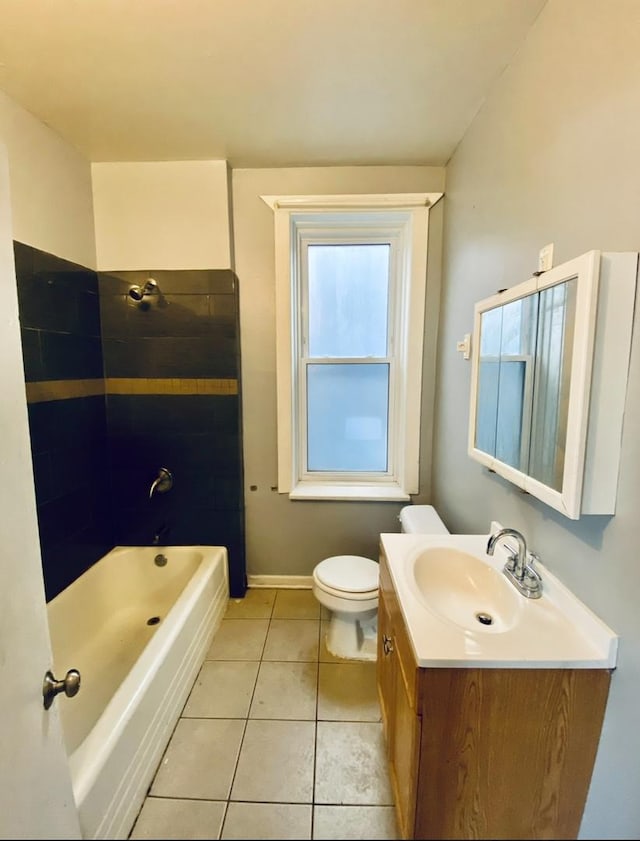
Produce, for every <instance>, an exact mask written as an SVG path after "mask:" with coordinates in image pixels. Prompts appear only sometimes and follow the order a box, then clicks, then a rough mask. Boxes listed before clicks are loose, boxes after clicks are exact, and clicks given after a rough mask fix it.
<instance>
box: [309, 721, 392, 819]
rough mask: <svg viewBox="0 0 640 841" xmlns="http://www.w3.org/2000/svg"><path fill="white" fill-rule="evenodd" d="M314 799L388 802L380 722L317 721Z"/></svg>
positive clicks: (342, 802)
mask: <svg viewBox="0 0 640 841" xmlns="http://www.w3.org/2000/svg"><path fill="white" fill-rule="evenodd" d="M317 728H318V730H317V742H316V780H315V795H314V801H315V803H319V804H332V805H354V806H355V805H369V806H392V805H393V798H392V796H391V787H390V785H389V774H388V771H387V757H386V751H385V746H384V738H383V735H382V724H380V723H375V722H368V721H366V722H343V721H319V722H318V724H317Z"/></svg>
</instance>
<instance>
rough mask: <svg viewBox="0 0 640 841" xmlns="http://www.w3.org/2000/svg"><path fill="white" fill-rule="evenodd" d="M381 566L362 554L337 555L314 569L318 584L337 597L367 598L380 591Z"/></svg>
mask: <svg viewBox="0 0 640 841" xmlns="http://www.w3.org/2000/svg"><path fill="white" fill-rule="evenodd" d="M378 572H379V567H378V564H377V563H376V562H375V561H372V560H371V559H370V558H363V557H361V556H360V555H335V556H333V557H332V558H326V559H325V560H324V561H321V562H320V563H319V564H318V565H317V566H316V568H315V569H314V571H313V577H314V579H315V582H316V585H317V586H318V587H320V588H321V589H322V590H324V591H325V592H326V593H330V594H331V595H334V596H336V597H337V598H343V599H345V598H347V599H355V600H365V599H371V598H375V597H376V596H377V593H378Z"/></svg>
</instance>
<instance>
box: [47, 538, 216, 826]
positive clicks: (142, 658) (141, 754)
mask: <svg viewBox="0 0 640 841" xmlns="http://www.w3.org/2000/svg"><path fill="white" fill-rule="evenodd" d="M159 553H161V554H163V555H164V556H165V557H166V559H167V563H166V565H164V566H158V565H156V563H155V561H154V558H155V557H156V555H158V554H159ZM228 582H229V574H228V568H227V550H226V549H225V548H224V547H221V546H168V547H150V546H118V547H116V548H115V549H113V550H112V551H111V552H109V553H108V554H107V555H105V556H104V557H103V558H101V559H100V560H99V561H98V562H97V563H95V564H94V565H93V566H92V567H90V568H89V569H88V570H87V572H86V573H84V575H82V576H81V577H80V578H79V579H78V580H77V581H74V582H73V583H72V584H71V585H70V586H69V587H67V588H66V589H65V590H63V591H62V592H61V593H60V594H59V595H58V596H56V597H55V598H54V599H52V600H51V601H50V602H49V604H48V605H47V610H48V618H49V627H50V633H51V643H52V648H53V663H54V669H53V672H54V674H55V676H56V677H57V678H62V677H64V675H65V674H66V672H67V670H68V669H71V668H73V669H78V671H79V672H80V676H81V684H80V691H79V692H78V694H77V695H76V696H75V697H74V698H67V697H65V696H64V694H62V695H60V696H58V698H57V699H56V702H55V703H56V707H57V709H58V711H59V714H60V717H61V720H62V729H63V733H64V739H65V746H66V749H67V753H68V756H69V766H70V770H71V779H72V783H73V792H74V796H75V800H76V806H77V808H78V814H79V817H80V826H81V828H82V834H83V837H84V838H127V836H128V834H129V832H130V830H131V827H132V826H133V823H134V821H135V818H136V816H137V814H138V812H139V810H140V807H141V806H142V802H143V800H144V797H145V795H146V793H147V791H148V788H149V785H150V784H151V781H152V779H153V776H154V774H155V771H156V769H157V767H158V764H159V762H160V759H161V758H162V754H163V752H164V750H165V748H166V746H167V744H168V742H169V739H170V737H171V733H172V731H173V729H174V727H175V725H176V722H177V720H178V718H179V717H180V713H181V711H182V708H183V706H184V703H185V701H186V699H187V696H188V694H189V692H190V690H191V687H192V685H193V683H194V681H195V678H196V676H197V674H198V671H199V669H200V666H201V665H202V663H203V661H204V657H205V654H206V652H207V649H208V647H209V645H210V643H211V639H212V637H213V634H214V633H215V631H216V630H217V628H218V627H219V624H220V621H221V619H222V616H223V614H224V611H225V609H226V605H227V601H228V597H229V583H228Z"/></svg>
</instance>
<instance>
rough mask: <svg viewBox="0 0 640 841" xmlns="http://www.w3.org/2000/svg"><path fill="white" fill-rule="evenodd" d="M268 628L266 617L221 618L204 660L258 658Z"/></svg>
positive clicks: (260, 655)
mask: <svg viewBox="0 0 640 841" xmlns="http://www.w3.org/2000/svg"><path fill="white" fill-rule="evenodd" d="M268 629H269V620H268V619H223V620H222V622H221V623H220V627H219V628H218V630H217V631H216V633H215V636H214V638H213V641H212V642H211V645H210V646H209V650H208V652H207V654H206V657H205V660H259V659H260V658H261V657H262V652H263V649H264V641H265V639H266V637H267V630H268Z"/></svg>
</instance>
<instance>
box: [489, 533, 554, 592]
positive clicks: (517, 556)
mask: <svg viewBox="0 0 640 841" xmlns="http://www.w3.org/2000/svg"><path fill="white" fill-rule="evenodd" d="M503 537H513V538H514V540H515V541H516V543H517V544H518V548H517V550H516V549H514V548H513V546H511V545H508V544H505V545H506V548H507V549H508V550H509V557H508V558H507V562H506V563H505V565H504V568H503V570H502V571H503V572H504V574H505V575H506V576H507V578H508V579H509V581H511V583H512V584H513V585H514V586H515V587H516V589H517V590H518V591H519V592H520V593H522V595H523V596H525V597H526V598H527V599H539V598H540V596H541V595H542V579H541V578H540V573H539V572H538V571H537V570H536V569H534V567H533V564H534V562H535V561H537V560H538V556H537V555H535V554H534V553H533V552H529V551H528V550H527V542H526V540H525V539H524V537H523V536H522V534H520V532H519V531H516V529H500V531H497V532H495V534H492V535H491V536H490V537H489V540H488V541H487V555H493V553H494V550H495V548H496V544H497V543H498V541H499V540H501V539H502V538H503Z"/></svg>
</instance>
